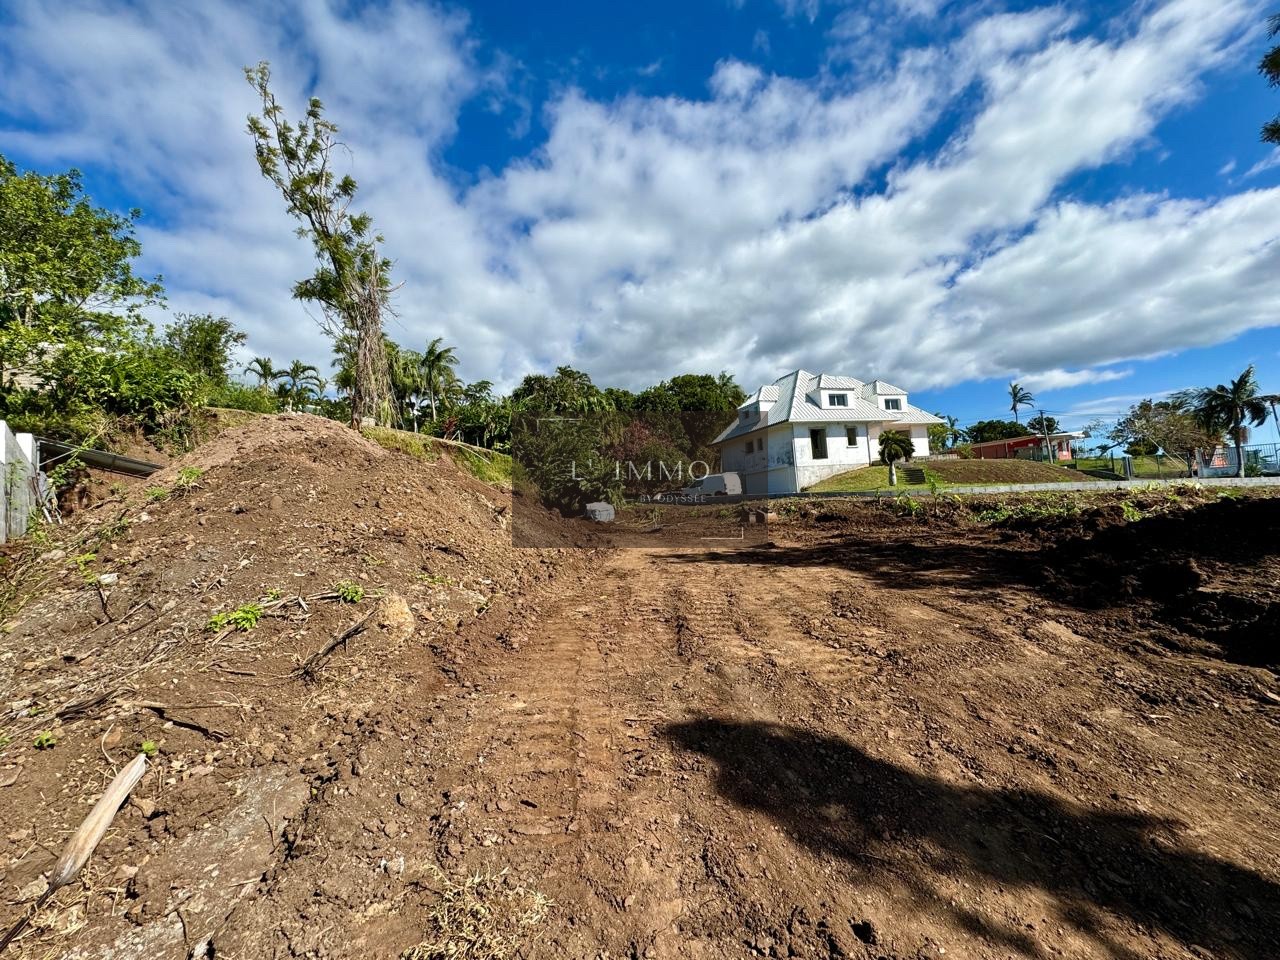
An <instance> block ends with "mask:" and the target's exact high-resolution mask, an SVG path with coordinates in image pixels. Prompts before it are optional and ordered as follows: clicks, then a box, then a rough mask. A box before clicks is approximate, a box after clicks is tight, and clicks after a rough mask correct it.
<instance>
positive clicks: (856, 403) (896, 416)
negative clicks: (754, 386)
mask: <svg viewBox="0 0 1280 960" xmlns="http://www.w3.org/2000/svg"><path fill="white" fill-rule="evenodd" d="M829 389H836V390H850V391H857V390H860V391H861V392H862V397H858V396H851V397H850V398H849V405H848V406H847V407H820V406H818V405H817V404H815V403H813V402H812V401H810V400H809V397H808V395H809V394H810V393H812V392H814V391H816V390H829ZM878 394H902V395H905V394H906V391H905V390H900V389H898V388H897V387H895V386H893V384H890V383H885V382H884V381H883V380H874V381H872V382H871V383H868V384H863V382H862V381H861V380H857V379H855V378H853V377H838V376H835V375H833V374H829V373H823V374H813V373H808V372H807V371H805V370H794V371H792V372H791V373H788V374H786V375H784V376H781V377H779V378H778V379H777V380H775V381H774V382H773V383H772V384H766V385H765V386H763V387H761V388H760V389H759V390H757V391H756V392H755V393H753V394H752V395H751V397H749V398H748V399H747V402H746V403H744V404H743V405H742V406H741V407H739V408H738V410H739V411H741V410H743V409H744V408H747V407H751V406H752V405H753V404H755V403H756V402H758V401H759V400H760V399H762V398H763V399H765V400H769V399H773V398H775V397H776V402H775V403H774V405H773V407H771V408H770V409H769V410H767V411H764V412H762V413H761V414H760V415H759V416H749V417H748V418H747V419H746V420H743V419H742V417H741V415H739V416H738V418H737V419H736V420H735V421H734V422H733V423H731V424H729V425H728V426H727V427H725V428H724V430H722V431H721V433H720V435H719V436H718V437H716V438H715V440H713V441H712V443H724V442H725V441H727V440H732V439H734V438H735V437H743V436H746V435H747V434H749V433H754V432H755V431H757V430H762V429H764V428H766V427H774V426H777V425H778V424H780V423H886V424H929V423H942V421H941V420H940V419H938V418H937V417H935V416H934V415H933V414H931V413H926V412H925V411H923V410H921V409H920V408H919V407H913V406H911V404H909V403H907V404H904V405H903V409H902V410H884V409H882V408H881V407H880V406H879V405H878V404H875V403H872V402H870V401H869V400H867V399H865V397H866V396H868V395H870V396H875V395H878Z"/></svg>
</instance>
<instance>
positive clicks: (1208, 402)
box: [1174, 364, 1268, 477]
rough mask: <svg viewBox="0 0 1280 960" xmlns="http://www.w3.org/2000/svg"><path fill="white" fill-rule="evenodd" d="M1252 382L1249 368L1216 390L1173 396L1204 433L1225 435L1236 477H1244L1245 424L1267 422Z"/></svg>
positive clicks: (1257, 424)
mask: <svg viewBox="0 0 1280 960" xmlns="http://www.w3.org/2000/svg"><path fill="white" fill-rule="evenodd" d="M1262 396H1263V395H1262V393H1261V392H1260V391H1259V390H1258V381H1257V380H1256V379H1254V375H1253V364H1249V366H1247V367H1246V368H1245V369H1244V372H1243V373H1241V374H1240V376H1238V377H1236V378H1235V379H1234V380H1231V381H1229V382H1228V383H1225V384H1223V383H1220V384H1218V385H1217V386H1216V387H1199V388H1196V389H1192V390H1183V391H1181V392H1180V393H1178V394H1175V395H1174V400H1175V401H1176V402H1177V403H1180V404H1185V405H1186V407H1187V409H1188V410H1189V411H1190V412H1191V415H1192V416H1194V417H1195V419H1196V420H1197V421H1198V422H1199V424H1200V426H1201V427H1203V428H1204V430H1205V431H1206V432H1208V433H1218V434H1222V433H1226V434H1227V436H1229V437H1230V438H1231V440H1232V442H1233V443H1234V444H1235V448H1236V476H1237V477H1243V476H1244V435H1245V424H1246V423H1249V424H1252V425H1253V426H1255V427H1260V426H1262V424H1264V423H1266V422H1267V409H1268V408H1267V404H1266V402H1265V401H1264V400H1263V399H1262Z"/></svg>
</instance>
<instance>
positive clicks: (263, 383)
mask: <svg viewBox="0 0 1280 960" xmlns="http://www.w3.org/2000/svg"><path fill="white" fill-rule="evenodd" d="M244 372H245V373H247V374H249V376H251V377H257V379H258V389H259V390H264V391H265V390H266V389H267V388H269V387H270V386H271V385H272V384H273V383H275V382H276V381H277V380H279V379H280V373H281V371H279V370H277V369H276V366H275V364H274V363H272V362H271V358H270V357H254V358H253V359H252V360H250V361H249V365H248V366H247V367H245V368H244Z"/></svg>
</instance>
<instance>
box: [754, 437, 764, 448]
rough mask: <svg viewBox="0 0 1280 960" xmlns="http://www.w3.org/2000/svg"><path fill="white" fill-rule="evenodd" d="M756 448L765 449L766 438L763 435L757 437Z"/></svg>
mask: <svg viewBox="0 0 1280 960" xmlns="http://www.w3.org/2000/svg"><path fill="white" fill-rule="evenodd" d="M756 449H757V450H763V449H764V438H763V437H756Z"/></svg>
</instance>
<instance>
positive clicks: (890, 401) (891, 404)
mask: <svg viewBox="0 0 1280 960" xmlns="http://www.w3.org/2000/svg"><path fill="white" fill-rule="evenodd" d="M884 408H885V409H886V410H901V409H902V401H901V400H899V399H898V398H897V397H885V398H884Z"/></svg>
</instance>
